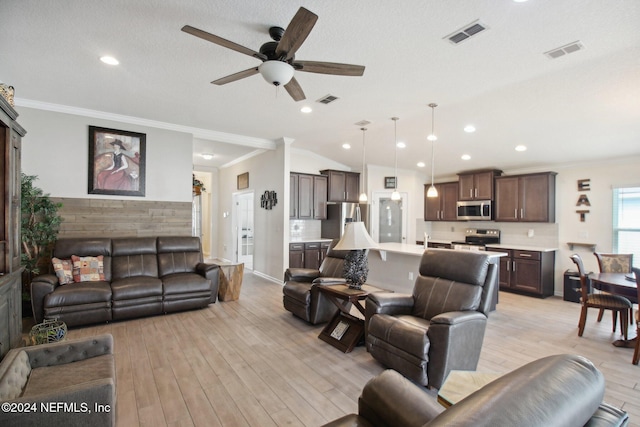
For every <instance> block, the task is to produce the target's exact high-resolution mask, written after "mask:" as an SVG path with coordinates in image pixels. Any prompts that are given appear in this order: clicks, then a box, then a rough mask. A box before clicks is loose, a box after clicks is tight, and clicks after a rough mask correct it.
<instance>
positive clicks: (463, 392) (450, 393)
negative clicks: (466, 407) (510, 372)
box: [438, 370, 502, 408]
mask: <svg viewBox="0 0 640 427" xmlns="http://www.w3.org/2000/svg"><path fill="white" fill-rule="evenodd" d="M501 376H502V374H496V373H489V372H475V371H455V370H454V371H451V372H449V375H447V378H446V379H445V381H444V384H442V388H440V390H438V403H439V404H441V405H442V406H444V407H445V408H448V407H450V406H452V405H454V404H456V403H458V402H460V401H461V400H462V399H464V398H465V397H467V396H469V395H470V394H471V393H474V392H476V391H478V390H480V389H481V388H482V387H484V386H485V385H487V384H489V383H490V382H492V381H493V380H495V379H497V378H499V377H501Z"/></svg>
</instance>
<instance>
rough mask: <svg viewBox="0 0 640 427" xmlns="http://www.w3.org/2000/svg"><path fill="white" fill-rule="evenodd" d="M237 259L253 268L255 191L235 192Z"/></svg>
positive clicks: (247, 266)
mask: <svg viewBox="0 0 640 427" xmlns="http://www.w3.org/2000/svg"><path fill="white" fill-rule="evenodd" d="M234 199H235V203H234V205H235V209H236V212H235V219H236V235H237V245H236V261H237V262H239V263H240V262H242V263H244V266H245V268H248V269H253V233H254V228H253V192H249V193H241V194H235V195H234Z"/></svg>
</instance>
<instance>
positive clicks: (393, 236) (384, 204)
mask: <svg viewBox="0 0 640 427" xmlns="http://www.w3.org/2000/svg"><path fill="white" fill-rule="evenodd" d="M400 196H401V198H400V200H398V201H394V200H391V192H389V191H380V192H374V193H373V200H372V202H371V205H372V206H371V215H370V219H371V231H372V234H371V237H372V238H373V240H375V241H376V242H378V243H387V242H395V243H407V219H408V218H407V212H408V209H407V200H408V198H409V195H408V194H407V193H400Z"/></svg>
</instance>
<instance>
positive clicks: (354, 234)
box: [334, 221, 378, 251]
mask: <svg viewBox="0 0 640 427" xmlns="http://www.w3.org/2000/svg"><path fill="white" fill-rule="evenodd" d="M377 247H378V244H377V243H376V242H374V241H373V239H372V238H371V236H369V233H367V229H366V228H365V227H364V222H362V221H358V222H348V223H347V224H346V225H345V227H344V234H343V235H342V238H341V239H340V241H339V242H338V244H337V245H336V246H335V247H334V249H336V250H339V251H351V250H360V249H369V248H377Z"/></svg>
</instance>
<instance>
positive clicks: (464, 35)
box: [443, 20, 489, 44]
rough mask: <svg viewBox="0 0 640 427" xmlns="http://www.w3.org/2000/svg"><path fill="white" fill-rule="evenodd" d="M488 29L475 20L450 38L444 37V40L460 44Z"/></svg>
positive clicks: (449, 36) (450, 35)
mask: <svg viewBox="0 0 640 427" xmlns="http://www.w3.org/2000/svg"><path fill="white" fill-rule="evenodd" d="M487 28H489V27H487V26H486V25H484V24H483V23H481V22H480V20H475V21H473V22H472V23H470V24H468V25H465V26H464V27H462V28H461V29H459V30H456V31H454V32H453V33H451V34H449V35H448V36H444V37H443V39H447V40H449V41H450V42H451V43H453V44H458V43H461V42H463V41H465V40H467V39H468V38H469V37H472V36H475V35H476V34H478V33H480V32H482V31H484V30H486V29H487Z"/></svg>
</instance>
